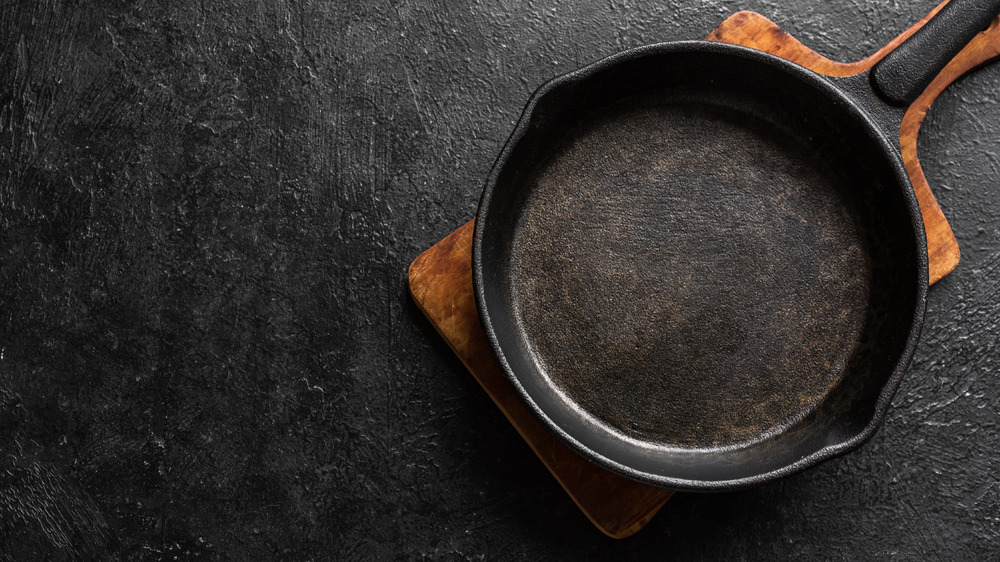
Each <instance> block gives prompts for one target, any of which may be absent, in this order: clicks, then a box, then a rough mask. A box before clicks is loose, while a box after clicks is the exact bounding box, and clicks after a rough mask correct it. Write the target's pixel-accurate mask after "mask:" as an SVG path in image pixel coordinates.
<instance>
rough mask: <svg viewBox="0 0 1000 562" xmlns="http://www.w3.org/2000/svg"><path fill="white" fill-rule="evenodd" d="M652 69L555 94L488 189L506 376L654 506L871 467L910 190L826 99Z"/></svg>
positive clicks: (795, 81) (495, 312)
mask: <svg viewBox="0 0 1000 562" xmlns="http://www.w3.org/2000/svg"><path fill="white" fill-rule="evenodd" d="M658 48H664V47H662V46H661V47H653V48H651V49H649V52H648V53H646V54H639V55H636V54H634V53H633V54H632V55H629V56H628V57H626V58H625V59H624V60H621V61H618V62H617V63H616V64H611V63H606V64H605V65H604V67H603V68H599V69H596V70H595V69H591V70H589V71H585V72H582V73H579V75H578V76H576V77H573V76H571V77H570V78H568V79H565V80H564V81H563V82H558V81H557V83H555V84H550V85H548V86H546V87H543V90H547V92H546V93H544V94H543V95H541V96H539V95H538V94H536V99H535V100H534V101H533V104H532V105H531V106H530V107H529V110H528V111H529V113H530V114H531V120H530V121H529V123H535V124H536V125H535V126H528V127H526V128H522V127H520V126H519V131H521V132H520V133H515V136H514V137H513V138H512V141H511V143H512V144H510V145H509V146H508V148H507V149H506V151H505V154H504V156H502V157H501V163H502V164H503V165H502V166H499V167H498V169H497V170H498V171H497V173H496V176H495V177H492V178H491V180H490V182H491V183H488V185H487V195H486V196H484V205H485V206H486V209H485V210H486V214H485V221H486V224H485V226H484V228H483V237H482V241H481V250H480V252H479V257H478V258H477V259H478V260H480V262H481V267H482V280H481V281H480V284H484V285H485V288H484V289H485V290H483V292H482V294H481V295H480V297H481V299H482V303H483V304H485V306H481V314H482V315H483V318H484V325H486V326H487V330H488V334H491V337H495V338H496V341H497V342H498V343H497V344H496V345H497V346H498V347H499V351H498V355H499V357H500V359H501V362H502V364H503V363H506V369H505V371H506V372H507V373H508V376H512V377H513V379H514V380H515V383H516V384H515V387H516V388H517V387H519V388H518V390H519V391H520V392H521V393H522V396H523V397H526V398H527V399H528V403H529V405H530V406H532V408H533V409H534V411H535V412H536V414H539V416H540V418H541V419H542V420H543V421H545V422H547V423H549V424H550V427H554V429H556V432H557V434H558V435H560V437H562V438H564V439H567V438H568V439H569V440H571V441H575V442H576V443H578V444H580V445H582V447H583V448H584V450H585V452H586V453H588V454H590V455H592V456H593V457H594V459H595V460H597V461H599V462H602V463H603V464H605V465H606V466H609V467H610V468H612V469H616V470H618V471H619V472H624V473H626V474H628V475H629V476H632V477H637V478H640V479H645V480H651V481H654V482H656V483H661V484H662V483H663V482H664V479H673V480H671V481H669V482H668V483H671V484H676V482H674V480H684V479H697V480H719V481H722V480H737V479H745V478H752V477H754V476H755V475H758V474H761V473H764V472H767V471H777V470H782V469H784V468H783V467H785V468H787V467H788V466H790V465H793V464H794V463H795V462H797V461H799V460H801V459H803V458H805V457H806V456H808V455H812V454H815V453H817V451H820V450H822V449H824V448H825V447H826V448H837V447H843V446H846V445H845V444H847V443H848V442H849V441H852V440H853V441H855V443H853V445H856V444H857V443H856V441H857V440H858V435H861V434H863V433H865V432H868V433H869V434H870V432H871V431H873V430H874V427H873V423H874V422H873V421H872V420H873V419H876V418H877V416H876V415H875V413H876V410H877V409H878V408H880V407H884V404H881V403H884V402H885V401H886V400H887V398H885V396H886V393H888V394H887V395H888V396H891V393H892V392H893V391H894V390H895V385H896V384H898V376H897V375H898V372H897V371H899V370H900V369H901V368H898V369H897V368H896V367H897V364H896V363H897V361H899V359H900V356H901V355H902V354H903V349H904V347H905V346H906V340H907V337H908V336H909V333H910V331H911V328H912V325H913V310H914V307H915V306H916V305H915V301H916V299H917V298H918V293H919V291H918V288H917V286H916V285H915V284H914V279H920V277H921V275H920V274H919V272H920V263H921V262H920V257H919V255H918V252H919V249H920V248H921V247H922V246H921V244H922V240H918V239H917V235H916V234H915V233H914V231H913V226H912V218H913V215H912V213H914V209H915V205H914V202H913V201H912V195H911V194H909V193H907V191H906V189H907V188H908V185H907V184H906V183H905V180H903V181H901V180H900V170H899V167H898V165H897V163H896V162H895V161H894V160H892V159H890V158H888V157H886V150H883V147H884V141H882V140H880V139H879V138H878V137H877V134H876V133H874V132H873V129H872V128H871V127H870V125H868V124H867V122H866V121H865V120H864V119H862V118H859V117H858V114H857V113H852V111H855V110H853V109H852V108H851V107H849V106H848V105H847V104H845V103H843V100H842V99H838V97H837V94H836V93H831V92H832V88H830V89H829V90H827V89H824V88H823V87H819V88H817V87H816V85H815V83H811V81H815V80H822V79H820V78H812V77H811V76H805V77H804V78H802V76H799V75H797V74H796V72H797V73H802V75H803V76H804V73H805V72H806V71H804V70H801V69H800V70H797V71H794V72H792V73H791V75H789V74H786V73H784V72H782V71H781V70H780V69H776V68H774V67H772V66H768V65H765V64H763V63H760V62H758V61H755V60H752V57H751V58H750V59H749V60H742V59H738V58H737V57H727V56H723V55H720V54H717V53H711V52H708V53H674V52H670V48H666V51H667V52H657V49H658ZM737 63H738V64H737ZM796 68H797V67H796ZM524 119H527V117H523V118H522V123H524ZM519 134H520V137H519V136H518V135H519ZM880 143H883V144H880ZM483 219H484V215H483V209H482V208H481V210H480V220H481V221H482V220H483ZM479 226H480V225H478V224H477V227H479ZM923 282H925V283H926V280H924V281H923ZM893 377H895V378H893ZM880 404H881V405H880ZM609 461H610V462H609ZM681 485H683V482H681Z"/></svg>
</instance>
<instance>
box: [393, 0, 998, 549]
mask: <svg viewBox="0 0 1000 562" xmlns="http://www.w3.org/2000/svg"><path fill="white" fill-rule="evenodd" d="M945 3H946V2H943V3H942V4H940V5H939V6H938V7H937V8H935V10H934V11H933V12H931V14H929V15H928V16H927V17H925V18H924V19H923V20H921V21H920V22H918V23H917V24H915V25H914V26H913V27H911V28H910V29H908V30H906V31H905V32H904V33H902V34H901V35H900V36H899V37H897V38H896V39H894V40H893V41H892V42H890V43H889V44H888V45H887V46H886V47H884V48H882V49H881V50H879V51H878V52H876V53H875V54H873V55H871V56H870V57H868V58H866V59H863V60H861V61H858V62H855V63H838V62H834V61H831V60H829V59H827V58H825V57H823V56H822V55H820V54H818V53H816V52H815V51H812V50H810V49H809V48H808V47H805V46H804V45H802V43H800V42H799V41H798V40H796V39H794V38H793V37H792V36H790V35H788V34H787V33H785V32H783V31H781V29H780V28H778V26H777V25H775V24H774V23H772V22H771V21H769V20H768V19H767V18H765V17H763V16H761V15H759V14H756V13H753V12H739V13H737V14H734V15H732V16H730V17H729V18H728V19H727V20H726V21H724V22H723V23H722V24H721V25H720V26H719V27H718V28H716V29H715V31H713V32H712V33H711V34H710V35H709V36H708V40H710V41H723V42H726V43H733V44H738V45H744V46H747V47H752V48H755V49H759V50H763V51H768V52H770V53H773V54H775V55H778V56H780V57H783V58H785V59H788V60H791V61H794V62H796V63H798V64H801V65H802V66H805V67H807V68H810V69H812V70H813V71H815V72H818V73H820V74H826V75H829V76H849V75H852V74H858V73H861V72H864V71H865V70H867V69H868V68H870V67H871V66H872V65H873V64H875V62H877V61H878V60H879V59H880V58H881V57H882V56H884V55H885V54H886V53H887V52H889V50H891V49H892V48H893V47H895V46H896V45H897V44H899V43H900V42H902V41H903V40H904V39H906V37H908V36H909V35H910V34H912V33H913V32H914V31H916V30H917V29H918V28H919V27H920V26H921V25H923V23H924V22H925V21H926V20H927V19H928V18H930V16H931V15H933V14H934V13H936V12H937V10H939V9H940V8H941V6H943V5H944V4H945ZM997 56H1000V26H998V21H997V20H995V21H994V22H993V24H992V25H991V26H990V27H989V28H988V29H987V30H985V31H983V32H982V33H980V34H979V35H978V36H977V37H976V38H975V39H974V40H973V41H972V43H970V44H969V45H968V46H967V47H966V48H965V49H964V50H963V51H962V52H961V53H959V54H958V55H957V56H956V57H955V59H954V60H952V62H951V63H950V64H949V65H948V66H947V67H946V68H945V69H944V70H943V71H942V72H941V74H940V75H939V76H938V77H937V78H936V79H935V80H934V82H932V83H931V84H930V85H929V86H928V87H927V90H926V91H925V92H924V93H923V95H921V97H920V98H919V99H918V100H917V101H916V102H914V104H913V105H912V106H911V108H910V109H909V111H908V112H907V113H906V116H905V117H904V119H903V124H902V127H901V128H900V144H901V147H902V151H903V160H904V162H905V164H906V169H907V172H908V173H909V175H910V180H911V181H912V182H913V186H914V188H915V190H916V193H917V198H918V200H919V202H920V209H921V212H922V214H923V219H924V225H925V227H926V230H927V246H928V257H929V260H930V282H931V283H932V284H933V283H934V282H936V281H938V280H939V279H941V278H942V277H944V276H945V275H947V274H948V272H950V271H951V270H953V269H954V268H955V266H956V265H958V260H959V250H958V242H957V241H956V240H955V236H954V234H953V233H952V231H951V227H950V226H949V225H948V221H947V220H946V219H945V217H944V215H943V214H942V212H941V209H940V207H939V206H938V204H937V201H936V200H935V199H934V195H933V194H932V193H931V191H930V187H929V186H928V185H927V180H926V179H925V178H924V174H923V172H922V171H921V169H920V163H919V161H918V160H917V153H916V147H917V133H918V130H919V128H920V124H921V123H922V122H923V118H924V115H925V114H926V113H927V110H928V109H929V108H930V106H931V103H932V102H933V101H934V99H935V98H936V97H937V96H938V95H939V94H940V93H941V92H942V91H943V90H944V89H945V88H946V87H947V86H948V85H949V84H951V83H952V82H954V81H955V80H957V79H958V78H959V77H961V76H962V75H963V74H965V73H967V72H968V71H970V70H972V69H974V68H976V67H978V66H980V65H982V64H984V63H986V62H988V61H990V60H992V59H994V58H996V57H997ZM472 231H473V222H472V221H469V222H468V223H466V224H465V225H464V226H462V227H461V228H459V229H458V230H456V231H455V232H453V233H451V234H450V235H448V237H446V238H445V239H444V240H442V241H440V242H438V243H437V244H435V245H434V246H433V247H432V248H430V249H429V250H427V251H426V252H424V253H423V254H421V255H420V256H419V257H418V258H417V259H416V260H414V262H413V263H412V264H411V265H410V270H409V276H408V278H409V286H410V293H411V294H412V296H413V300H414V301H415V302H416V304H417V306H418V307H419V308H420V310H421V311H423V313H424V314H425V315H426V316H427V318H428V319H429V320H430V322H431V324H433V325H434V327H435V328H436V329H437V331H438V332H439V333H440V334H441V336H442V337H443V338H444V339H445V341H446V342H447V343H448V345H449V346H450V347H451V349H452V350H453V351H454V352H455V354H456V355H458V357H459V358H460V359H461V360H462V362H463V363H464V364H465V366H466V367H467V368H468V369H469V371H470V372H471V373H472V375H473V376H474V377H475V378H476V380H477V381H479V384H480V385H482V387H483V388H484V389H485V390H486V392H487V394H489V396H490V398H492V399H493V401H494V402H495V403H496V405H497V407H499V408H500V411H501V412H503V414H504V415H505V416H506V417H507V419H508V420H509V421H510V422H511V424H512V425H513V426H514V427H515V428H516V429H517V431H518V433H520V434H521V436H522V437H523V438H524V440H525V441H526V442H527V443H528V445H529V446H530V447H531V449H532V450H533V451H534V452H535V454H537V455H538V457H539V459H541V461H542V463H543V464H544V465H545V466H546V467H547V468H548V469H549V471H550V472H551V473H552V475H553V476H555V478H556V480H557V481H558V482H559V484H560V485H562V487H563V488H564V489H565V490H566V492H567V493H568V494H569V496H570V498H572V499H573V501H574V502H575V503H576V505H577V506H579V508H580V510H581V511H583V513H584V515H586V516H587V518H588V519H590V521H591V522H593V524H594V525H595V526H597V528H598V529H600V530H601V531H602V532H604V533H605V534H607V535H609V536H611V537H615V538H624V537H627V536H630V535H632V534H634V533H635V532H636V531H638V530H639V529H641V528H642V527H643V526H644V525H645V524H646V523H647V522H649V520H650V519H651V518H652V517H653V515H655V514H656V512H657V511H658V510H659V509H660V508H661V507H662V506H663V504H664V503H666V501H667V500H668V499H670V496H672V495H673V493H674V492H673V491H671V490H663V489H660V488H654V487H651V486H648V485H645V484H641V483H638V482H634V481H632V480H629V479H626V478H623V477H621V476H618V475H615V474H612V473H610V472H608V471H606V470H604V469H602V468H599V467H598V466H596V465H594V464H592V463H590V462H589V461H587V460H586V459H584V458H583V457H580V456H579V455H577V454H576V453H574V452H572V451H570V450H569V449H568V448H567V447H566V446H565V445H563V444H562V443H560V442H559V441H558V440H557V439H556V438H555V437H553V436H552V435H551V434H550V433H549V432H548V431H546V429H545V428H544V427H542V425H541V424H540V423H539V422H538V421H537V420H536V419H535V418H534V416H533V415H532V414H531V413H530V412H529V411H528V410H527V409H526V408H525V407H524V406H523V405H522V404H521V402H520V400H519V399H518V397H517V395H516V394H515V393H514V390H513V388H511V386H510V385H509V384H508V382H507V380H506V379H505V378H504V376H503V374H502V373H501V371H500V368H499V367H498V366H497V364H496V361H495V359H494V358H493V354H492V352H491V351H490V347H489V344H488V343H487V341H486V337H485V335H484V334H483V331H482V327H481V326H480V324H479V316H478V314H477V312H476V302H475V298H474V296H473V292H472V263H471V262H472Z"/></svg>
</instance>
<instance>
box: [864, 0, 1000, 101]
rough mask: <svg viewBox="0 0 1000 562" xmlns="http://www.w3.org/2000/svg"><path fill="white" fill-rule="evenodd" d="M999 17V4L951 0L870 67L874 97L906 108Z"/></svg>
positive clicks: (986, 0) (996, 0)
mask: <svg viewBox="0 0 1000 562" xmlns="http://www.w3.org/2000/svg"><path fill="white" fill-rule="evenodd" d="M998 13H1000V0H951V1H950V2H948V3H947V4H945V6H944V7H943V8H941V11H939V12H938V13H937V15H935V16H934V17H933V18H931V20H930V21H929V22H927V23H926V24H925V25H924V26H923V27H921V28H920V29H918V30H917V32H916V33H914V34H913V35H912V36H910V38H909V39H907V40H906V41H904V42H903V44H902V45H900V46H899V47H896V49H895V50H893V51H892V52H891V53H889V54H888V55H886V56H885V58H883V59H882V60H880V61H879V62H878V63H876V64H875V66H873V67H872V69H871V72H870V73H869V78H870V80H871V83H872V88H873V89H874V90H875V93H876V94H878V97H880V98H882V101H884V102H886V103H888V104H889V105H894V106H897V107H907V106H909V105H910V104H911V103H913V101H914V100H916V99H917V98H918V97H919V96H920V94H921V93H922V92H923V91H924V89H925V88H926V87H927V85H928V84H930V83H931V81H932V80H933V79H934V77H935V76H937V75H938V73H940V72H941V70H942V69H943V68H944V67H945V65H947V64H948V62H949V61H951V59H953V58H955V55H957V54H958V52H959V51H961V50H962V48H964V47H965V46H966V45H967V44H968V43H969V41H972V38H973V37H975V36H976V35H977V34H978V33H979V32H980V31H982V30H984V29H986V27H987V26H988V25H989V24H990V22H991V21H993V18H994V17H995V16H996V15H997V14H998Z"/></svg>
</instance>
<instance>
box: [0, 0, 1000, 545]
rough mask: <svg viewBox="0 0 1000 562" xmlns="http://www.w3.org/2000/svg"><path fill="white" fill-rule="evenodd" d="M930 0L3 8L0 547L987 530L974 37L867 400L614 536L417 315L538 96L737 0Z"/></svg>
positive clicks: (992, 183) (992, 539)
mask: <svg viewBox="0 0 1000 562" xmlns="http://www.w3.org/2000/svg"><path fill="white" fill-rule="evenodd" d="M935 4H936V0H916V1H912V2H896V1H889V0H877V1H868V2H865V1H860V0H833V1H829V2H809V1H805V0H786V1H781V2H778V1H764V0H740V1H736V0H725V1H721V0H691V1H680V0H657V1H655V2H653V1H645V2H639V1H628V0H607V1H602V2H576V1H572V0H524V1H513V0H499V1H497V0H494V1H491V2H485V1H482V0H467V1H464V2H459V1H454V0H441V1H436V2H434V1H431V0H395V1H372V2H361V1H346V2H345V1H337V2H318V1H306V0H301V1H297V2H289V1H281V0H276V1H274V2H249V1H237V0H219V1H216V2H200V3H196V2H168V1H165V0H136V1H109V2H69V1H68V0H38V1H27V0H26V1H21V2H13V3H10V2H8V3H5V4H4V6H3V8H0V40H2V41H3V49H2V50H0V137H2V140H0V222H2V225H0V226H2V228H0V236H2V244H0V551H2V554H0V556H2V557H3V559H7V560H31V559H54V560H60V559H74V558H75V559H92V558H97V559H121V560H146V559H149V560H157V559H165V558H171V559H173V558H174V557H179V558H181V559H188V558H198V557H201V558H204V559H236V560H248V559H291V560H308V559H316V560H323V559H340V560H368V559H374V560H384V559H428V560H452V559H471V560H480V559H485V560H516V559H531V560H578V559H580V558H581V557H587V556H590V557H593V558H599V559H617V560H643V559H663V558H664V557H677V558H679V559H690V558H704V559H720V560H731V559H760V560H771V559H776V558H790V557H794V558H815V557H821V558H825V559H831V558H832V559H847V560H855V559H867V558H875V557H891V556H898V557H900V558H916V559H987V558H991V557H995V555H996V552H997V551H998V550H1000V484H998V476H997V475H998V474H1000V453H998V452H997V451H998V450H1000V428H998V415H997V413H998V409H1000V376H998V373H997V371H998V368H1000V329H998V323H1000V148H998V147H1000V65H994V66H992V67H987V68H984V69H981V70H979V71H977V72H975V73H974V74H972V75H970V76H968V77H967V78H965V79H963V80H961V81H960V82H958V83H957V84H955V85H954V86H953V87H952V88H951V89H950V90H948V91H947V92H946V93H945V94H944V95H943V96H942V97H941V98H940V99H939V100H938V102H937V103H936V104H935V106H934V107H933V108H932V110H931V112H930V114H929V116H928V119H927V122H926V123H925V125H924V128H923V134H922V135H921V137H920V144H919V146H920V155H921V160H922V162H923V164H924V171H925V172H926V174H927V176H928V179H929V182H930V185H931V187H932V188H933V189H934V191H935V194H936V195H937V197H938V201H939V202H940V204H941V206H942V208H943V209H944V212H945V214H946V215H947V217H948V218H949V220H950V221H951V224H952V226H953V228H954V230H955V233H956V235H957V237H958V240H959V243H960V245H961V248H962V262H961V264H960V265H959V266H958V269H956V270H955V271H954V272H953V273H952V274H951V275H950V276H948V277H947V278H945V279H944V280H943V281H941V282H940V283H939V284H937V285H936V286H935V287H933V288H932V289H931V291H930V298H929V303H928V309H927V320H926V325H925V327H924V330H923V336H922V339H921V342H920V345H919V348H918V350H917V353H916V357H915V359H914V361H913V364H912V366H911V368H910V369H909V371H908V373H907V376H906V377H905V380H904V381H903V384H902V387H901V388H900V390H899V393H898V394H897V396H896V398H895V400H894V403H893V407H892V409H891V411H890V412H889V415H888V418H887V420H886V422H885V425H884V427H883V428H882V429H881V431H880V432H879V433H878V434H877V435H876V437H875V438H874V439H873V440H872V441H871V442H870V443H868V444H867V445H865V446H864V447H862V448H861V449H860V450H858V451H856V452H854V453H851V454H849V455H848V456H846V457H843V458H839V459H836V460H833V461H831V462H828V463H826V464H824V465H822V466H820V467H818V468H816V469H814V470H810V471H808V472H806V473H804V474H801V475H798V476H795V477H792V478H788V479H786V480H782V481H780V482H777V483H774V484H771V485H767V486H763V487H759V488H755V489H752V490H748V491H743V492H738V493H727V494H718V495H697V494H678V495H677V496H675V497H674V499H672V500H671V501H670V502H668V504H667V505H666V506H665V507H664V509H663V510H662V511H661V512H660V513H659V514H658V515H657V516H656V517H655V518H654V519H653V521H652V522H651V523H650V524H649V526H648V527H647V528H646V529H644V530H643V531H641V532H640V533H639V534H637V535H636V536H634V537H632V538H630V539H626V540H624V541H614V540H612V539H609V538H607V537H605V536H603V535H601V534H600V533H599V532H598V531H597V530H596V529H594V528H593V527H592V526H591V524H590V523H589V522H588V521H587V520H586V519H585V518H584V516H583V515H581V514H580V513H579V511H578V510H577V508H576V507H575V506H574V505H573V503H572V502H571V501H570V499H569V498H568V497H567V496H566V494H565V493H564V492H563V490H562V489H561V488H560V487H559V486H558V485H557V484H556V482H555V481H554V479H553V478H552V477H551V476H550V475H549V474H548V473H547V472H546V470H545V469H544V467H543V466H542V464H541V463H540V462H538V460H537V459H536V458H535V456H534V455H533V454H532V453H531V451H530V450H529V449H528V447H527V445H525V443H524V442H523V441H522V440H521V438H520V437H519V436H518V434H517V433H516V432H515V431H514V429H513V428H512V427H511V426H510V425H509V424H508V423H507V421H506V420H505V419H504V418H503V416H502V415H501V414H500V412H499V411H498V410H497V409H496V408H495V407H494V406H493V405H492V403H491V402H490V400H489V398H488V397H487V396H486V395H485V393H484V392H483V391H482V390H481V389H480V388H479V386H478V385H477V384H476V382H475V381H474V380H473V379H472V377H471V376H470V375H469V374H468V373H467V372H466V371H465V369H464V367H463V366H462V365H461V363H460V362H459V361H458V360H457V359H456V358H455V357H454V356H453V354H452V353H451V352H450V351H449V350H448V348H447V347H446V345H445V344H444V343H443V342H442V341H441V339H440V338H439V337H438V336H437V335H436V334H435V332H434V330H433V329H432V328H431V326H430V325H429V324H428V323H427V321H426V320H425V319H424V318H423V317H422V316H421V314H420V312H419V311H418V310H417V308H416V307H415V306H414V305H413V303H412V302H411V301H410V299H409V297H408V296H407V293H406V286H405V275H406V268H407V266H408V264H409V263H410V261H412V260H413V258H415V257H416V256H417V255H418V254H419V253H420V252H422V251H423V250H425V249H426V248H428V247H430V246H431V245H432V244H434V243H435V242H437V241H438V240H440V239H441V238H442V237H444V236H445V235H447V234H448V233H449V232H451V231H452V230H453V229H455V228H457V227H458V226H460V225H461V224H463V223H464V222H465V221H467V220H468V219H470V218H471V217H472V216H473V214H474V211H475V207H476V204H477V201H478V196H479V191H480V187H481V185H482V182H483V180H484V178H485V176H486V174H487V173H488V171H489V169H490V166H491V165H492V163H493V160H494V158H495V156H496V154H497V152H498V151H499V149H500V147H501V146H502V144H503V142H504V141H505V139H506V137H507V135H508V134H509V132H510V131H511V130H512V128H513V125H514V122H515V120H516V119H517V117H518V115H519V113H520V110H521V108H522V107H523V104H524V102H525V101H526V100H527V97H528V95H529V94H530V93H531V92H532V91H533V90H534V88H536V87H537V86H538V85H540V84H541V83H542V82H544V81H545V80H546V79H548V78H550V77H553V76H555V75H557V74H560V73H563V72H567V71H570V70H573V69H575V68H577V67H579V66H581V65H584V64H586V63H588V62H591V61H593V60H595V59H597V58H600V57H602V56H605V55H609V54H612V53H614V52H616V51H619V50H622V49H625V48H629V47H634V46H639V45H643V44H647V43H653V42H659V41H671V40H683V39H696V38H701V37H704V35H705V34H706V33H708V32H709V31H710V30H711V29H713V28H714V27H715V26H716V25H717V24H718V23H720V22H721V21H722V20H723V19H724V18H725V17H726V16H728V15H729V14H731V13H733V12H736V11H738V10H741V9H751V10H754V11H757V12H760V13H761V14H763V15H765V16H767V17H768V18H770V19H772V20H774V21H775V22H777V23H778V24H779V25H781V26H782V27H783V28H784V29H785V30H787V31H789V32H790V33H792V34H793V35H794V36H795V37H797V38H798V39H800V40H802V41H803V42H804V43H805V44H807V45H808V46H810V47H812V48H814V49H816V50H818V51H819V52H821V53H823V54H824V55H827V56H829V57H831V58H833V59H836V60H845V61H850V60H856V59H859V58H861V57H863V56H865V55H867V54H869V53H871V52H873V51H875V50H876V49H877V48H878V47H879V46H881V45H882V44H884V43H885V42H886V41H888V40H889V39H891V38H893V37H894V36H896V35H897V34H898V33H900V32H901V31H903V30H904V29H905V28H906V27H908V26H909V25H910V24H911V23H913V22H914V21H916V20H918V19H919V18H920V17H922V16H923V15H924V14H925V13H927V12H928V11H929V10H930V9H931V8H932V7H933V6H934V5H935Z"/></svg>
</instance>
